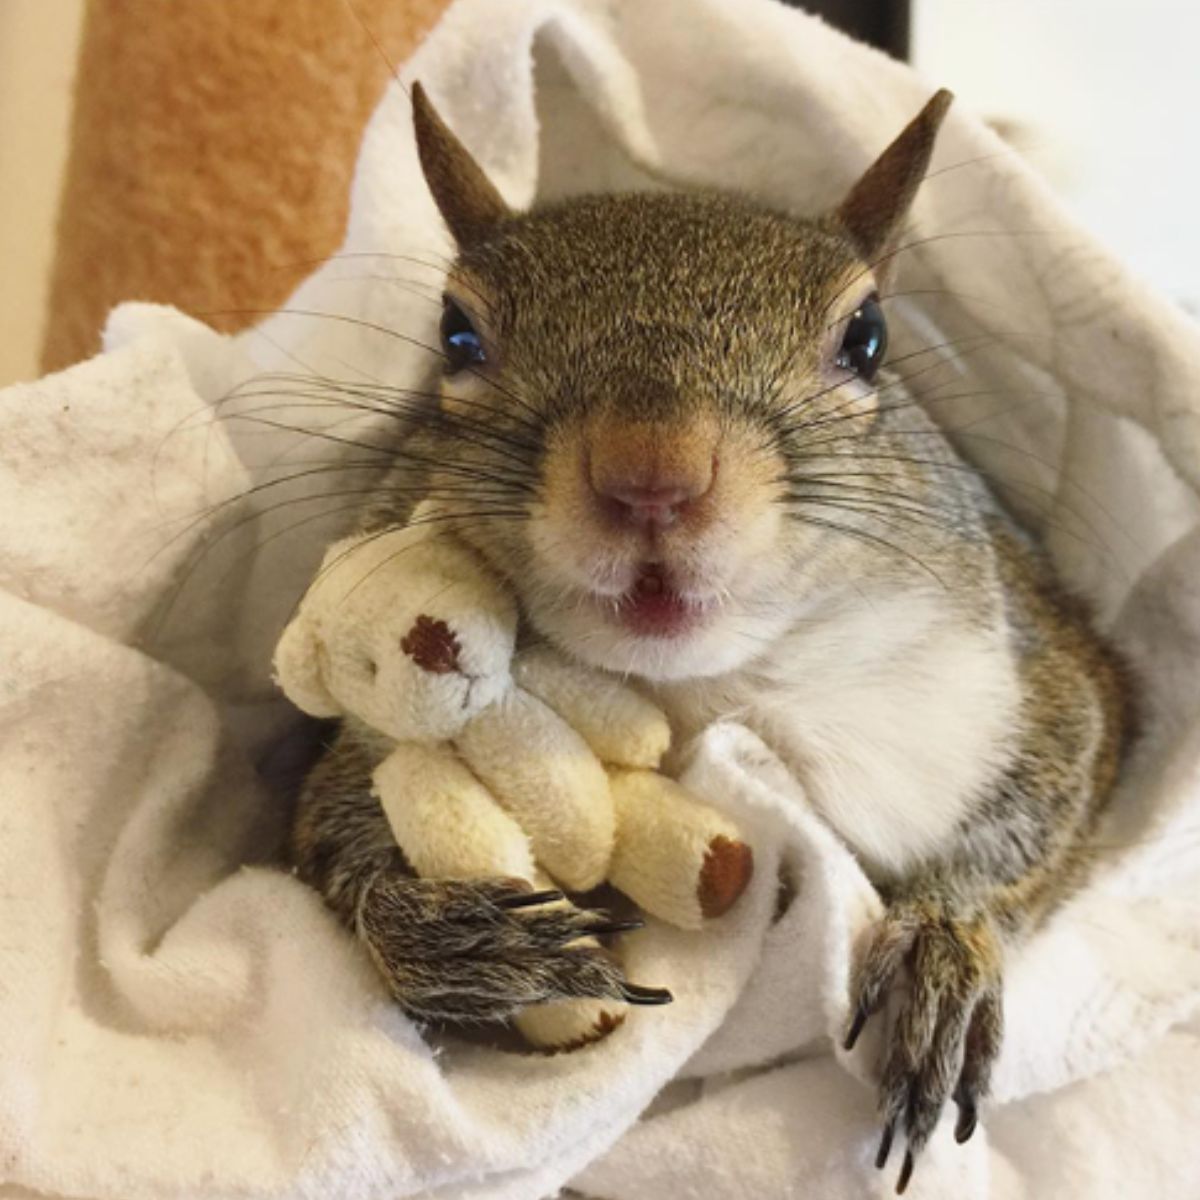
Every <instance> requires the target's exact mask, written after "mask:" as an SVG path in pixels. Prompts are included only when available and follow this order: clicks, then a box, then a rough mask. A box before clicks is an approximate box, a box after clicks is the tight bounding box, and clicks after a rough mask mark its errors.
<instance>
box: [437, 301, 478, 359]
mask: <svg viewBox="0 0 1200 1200" xmlns="http://www.w3.org/2000/svg"><path fill="white" fill-rule="evenodd" d="M442 351H443V353H444V354H445V355H446V374H447V375H453V374H454V373H455V372H456V371H461V370H462V369H463V367H469V366H470V365H471V364H472V363H481V362H484V361H486V356H485V355H484V353H483V342H482V341H481V340H480V337H479V334H478V333H476V332H475V326H474V325H472V324H471V321H470V318H469V317H468V316H467V314H466V313H465V312H463V310H462V309H461V308H459V307H458V305H457V304H455V303H454V301H453V300H447V301H446V306H445V308H443V309H442Z"/></svg>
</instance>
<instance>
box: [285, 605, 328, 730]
mask: <svg viewBox="0 0 1200 1200" xmlns="http://www.w3.org/2000/svg"><path fill="white" fill-rule="evenodd" d="M323 659H324V655H323V654H322V652H321V642H320V639H319V638H318V636H317V632H316V630H315V629H314V628H313V626H312V622H311V620H310V619H309V618H308V617H307V616H306V614H305V613H304V612H303V610H301V611H300V612H299V613H297V614H296V615H295V616H294V617H293V618H292V621H291V624H289V625H288V627H287V628H286V629H285V630H284V631H283V637H281V638H280V639H279V644H278V645H277V646H276V647H275V679H276V681H277V682H278V684H279V686H280V687H281V688H282V689H283V691H284V694H285V695H286V696H287V698H288V699H289V700H290V701H291V702H292V703H293V704H294V705H296V707H297V708H300V709H303V710H304V712H306V713H308V714H309V716H312V717H340V716H341V715H342V711H343V710H342V707H341V705H340V704H338V702H337V701H336V700H335V699H334V698H333V696H332V695H330V693H329V690H328V688H326V686H325V674H324V667H323V661H322V660H323Z"/></svg>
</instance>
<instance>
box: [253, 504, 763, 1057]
mask: <svg viewBox="0 0 1200 1200" xmlns="http://www.w3.org/2000/svg"><path fill="white" fill-rule="evenodd" d="M517 631H518V613H517V609H516V606H515V604H514V601H513V599H512V597H511V595H510V594H509V592H508V591H507V589H506V588H505V587H504V585H503V583H502V581H501V580H500V579H499V577H498V576H497V575H496V574H495V573H494V572H493V571H492V570H491V568H490V567H489V566H488V565H487V564H486V563H485V562H484V561H483V560H482V558H481V557H480V556H479V555H478V554H477V553H476V552H475V551H474V550H473V549H472V548H471V547H469V546H468V545H467V544H466V543H465V542H463V541H462V540H461V539H459V538H458V537H456V536H455V535H454V534H452V533H449V532H446V531H445V530H444V529H441V528H439V527H437V525H436V522H434V521H432V520H430V519H428V518H427V517H426V518H425V519H423V512H422V510H421V509H418V510H417V513H415V514H414V517H413V519H412V520H411V521H410V522H409V524H408V525H406V526H403V527H399V528H395V527H392V528H387V529H383V530H378V531H373V532H368V533H358V534H355V535H353V536H351V537H348V538H345V539H343V540H342V541H339V542H336V543H335V544H334V545H332V546H331V547H330V548H329V549H328V550H327V552H326V554H325V557H324V560H323V562H322V565H321V568H320V570H319V571H318V573H317V575H316V577H315V579H314V581H313V583H312V584H311V586H310V587H309V589H308V591H307V593H306V594H305V596H304V598H303V599H302V600H301V602H300V604H299V606H298V608H297V610H296V612H295V613H294V615H293V617H292V619H291V621H290V622H289V623H288V625H287V627H286V629H285V630H284V633H283V635H282V637H281V638H280V640H279V643H278V645H277V647H276V651H275V671H276V678H277V681H278V682H279V684H280V686H281V687H282V689H283V691H284V692H285V693H286V694H287V696H288V697H289V698H290V699H291V700H292V702H293V703H295V704H296V705H297V706H298V707H299V708H301V709H302V710H304V711H305V712H307V713H309V714H311V715H313V716H318V717H342V718H344V719H346V720H351V721H354V722H356V723H357V725H358V726H359V728H360V731H361V732H362V733H363V735H364V736H365V737H367V738H368V739H369V740H370V742H371V744H372V745H374V746H376V747H377V752H378V765H377V766H376V768H375V770H374V773H373V777H372V779H373V784H374V791H375V794H376V795H377V796H378V798H379V801H380V803H381V804H382V806H383V809H384V811H385V813H386V814H387V818H388V822H389V825H390V827H391V829H392V832H393V834H394V835H395V837H396V841H397V844H398V845H399V847H400V849H401V850H402V851H403V853H404V856H405V858H406V859H407V860H408V862H409V863H410V864H411V866H412V867H413V869H414V870H415V871H416V873H417V874H419V875H421V876H424V877H427V878H455V879H470V878H486V877H497V876H505V877H511V878H517V879H521V880H527V881H528V882H529V883H530V885H531V886H533V887H534V888H537V889H549V888H554V889H558V888H561V889H562V890H563V891H568V892H584V891H588V890H590V889H592V888H594V887H596V886H597V885H599V884H600V883H602V882H605V881H607V882H608V883H611V884H612V885H613V886H614V887H616V888H617V889H618V890H619V891H621V892H623V893H625V894H626V895H627V896H628V897H629V898H630V899H631V900H633V902H634V903H635V904H637V905H638V906H639V907H640V908H641V909H643V910H644V911H645V912H647V913H649V914H651V915H652V916H655V917H657V918H659V919H661V920H663V921H666V922H668V923H670V924H672V925H675V926H677V927H680V928H683V929H699V928H700V927H701V926H702V925H703V924H704V922H705V921H706V920H708V919H711V918H714V917H718V916H720V915H722V914H723V913H724V912H725V911H727V910H728V908H729V907H730V906H731V905H732V904H733V902H734V901H735V900H736V899H737V898H738V896H740V895H741V893H742V892H743V891H744V889H745V887H746V885H747V884H748V882H749V879H750V876H751V873H752V870H753V858H752V854H751V851H750V847H749V846H748V845H747V844H746V843H745V842H744V841H743V840H742V838H741V836H740V834H739V832H738V830H737V828H736V827H735V826H734V825H733V823H732V822H731V821H729V820H728V818H726V817H725V816H723V815H722V814H720V813H718V812H716V811H715V810H714V809H712V808H709V807H708V806H706V805H704V804H701V803H700V802H698V801H697V800H696V799H694V798H693V797H692V796H691V795H690V794H689V793H688V792H686V791H685V790H684V789H683V788H682V787H681V786H680V785H679V784H677V783H675V782H674V781H673V780H672V779H670V778H669V777H668V776H666V775H664V774H661V773H659V771H658V770H657V768H658V767H659V765H660V763H661V760H662V757H663V755H664V753H665V752H666V750H667V749H668V746H669V744H670V740H671V732H670V727H669V725H668V723H667V720H666V718H665V716H664V715H663V714H662V712H661V711H660V710H659V709H658V708H656V707H655V706H654V705H653V704H652V703H651V702H650V701H649V700H647V699H646V698H645V697H643V696H641V695H640V694H638V693H637V692H635V691H634V690H632V689H631V688H629V687H627V686H626V685H624V684H623V683H621V682H620V681H619V680H617V679H615V678H614V677H612V676H610V675H606V674H604V673H602V672H599V671H596V670H594V669H591V668H587V667H583V666H580V665H578V664H576V663H574V662H573V661H571V660H570V659H568V658H567V657H566V656H564V655H562V654H560V653H558V652H557V651H555V650H553V649H551V648H549V647H545V646H536V647H530V648H523V649H522V650H521V651H520V652H518V651H517ZM645 998H646V999H649V996H647V997H645ZM661 998H663V999H666V998H669V997H668V996H667V995H666V994H665V993H664V994H662V997H661ZM623 1010H624V1006H623V1005H621V1004H620V1003H619V1002H615V1001H611V1000H569V1001H558V1002H555V1003H551V1004H544V1005H537V1006H533V1007H530V1008H528V1009H526V1010H524V1011H523V1012H522V1013H521V1014H519V1015H518V1017H517V1019H516V1022H515V1023H516V1025H517V1027H518V1028H519V1029H520V1031H521V1033H522V1034H523V1035H524V1037H525V1038H526V1040H527V1041H528V1042H529V1043H531V1044H532V1045H534V1046H536V1047H538V1048H541V1049H545V1050H561V1049H566V1048H574V1047H576V1046H579V1045H583V1044H586V1043H587V1042H589V1041H593V1040H596V1039H598V1038H599V1037H601V1036H603V1035H605V1034H607V1033H608V1032H609V1031H611V1030H612V1029H613V1028H615V1027H616V1026H617V1025H618V1024H619V1023H620V1022H621V1020H623V1018H624V1011H623Z"/></svg>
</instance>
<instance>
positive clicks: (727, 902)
mask: <svg viewBox="0 0 1200 1200" xmlns="http://www.w3.org/2000/svg"><path fill="white" fill-rule="evenodd" d="M753 875H754V852H753V851H752V850H751V849H750V847H749V846H747V845H746V843H745V842H742V841H738V840H737V839H736V838H729V837H725V836H724V835H723V834H719V835H718V836H717V837H715V838H713V839H712V841H711V842H709V843H708V850H707V852H706V853H705V855H704V863H703V865H702V866H701V867H700V881H699V883H698V884H697V885H696V900H697V902H698V903H699V905H700V911H701V912H702V913H703V914H704V916H706V917H721V916H724V915H725V913H727V912H728V911H729V910H730V909H731V908H732V907H733V904H734V901H735V900H737V899H738V898H739V897H740V896H741V894H742V893H743V892H744V891H745V890H746V888H747V887H748V886H749V884H750V879H751V877H752V876H753Z"/></svg>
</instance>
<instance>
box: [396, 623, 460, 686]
mask: <svg viewBox="0 0 1200 1200" xmlns="http://www.w3.org/2000/svg"><path fill="white" fill-rule="evenodd" d="M400 649H401V650H403V651H404V653H405V654H407V655H408V656H409V658H411V659H412V660H413V662H415V663H416V664H417V666H418V667H420V668H421V669H422V670H425V671H429V672H430V673H431V674H433V675H449V674H450V672H451V671H457V670H458V656H459V654H460V653H461V651H462V646H461V645H460V644H459V641H458V638H456V637H455V636H454V631H453V630H452V629H451V628H450V626H449V625H447V624H446V622H445V621H438V620H435V619H434V618H433V617H427V616H425V614H424V613H422V614H421V615H420V616H419V617H418V618H417V619H416V622H415V623H414V624H413V627H412V628H411V629H410V630H409V631H408V633H406V634H405V635H404V637H403V638H402V639H401V640H400Z"/></svg>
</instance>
